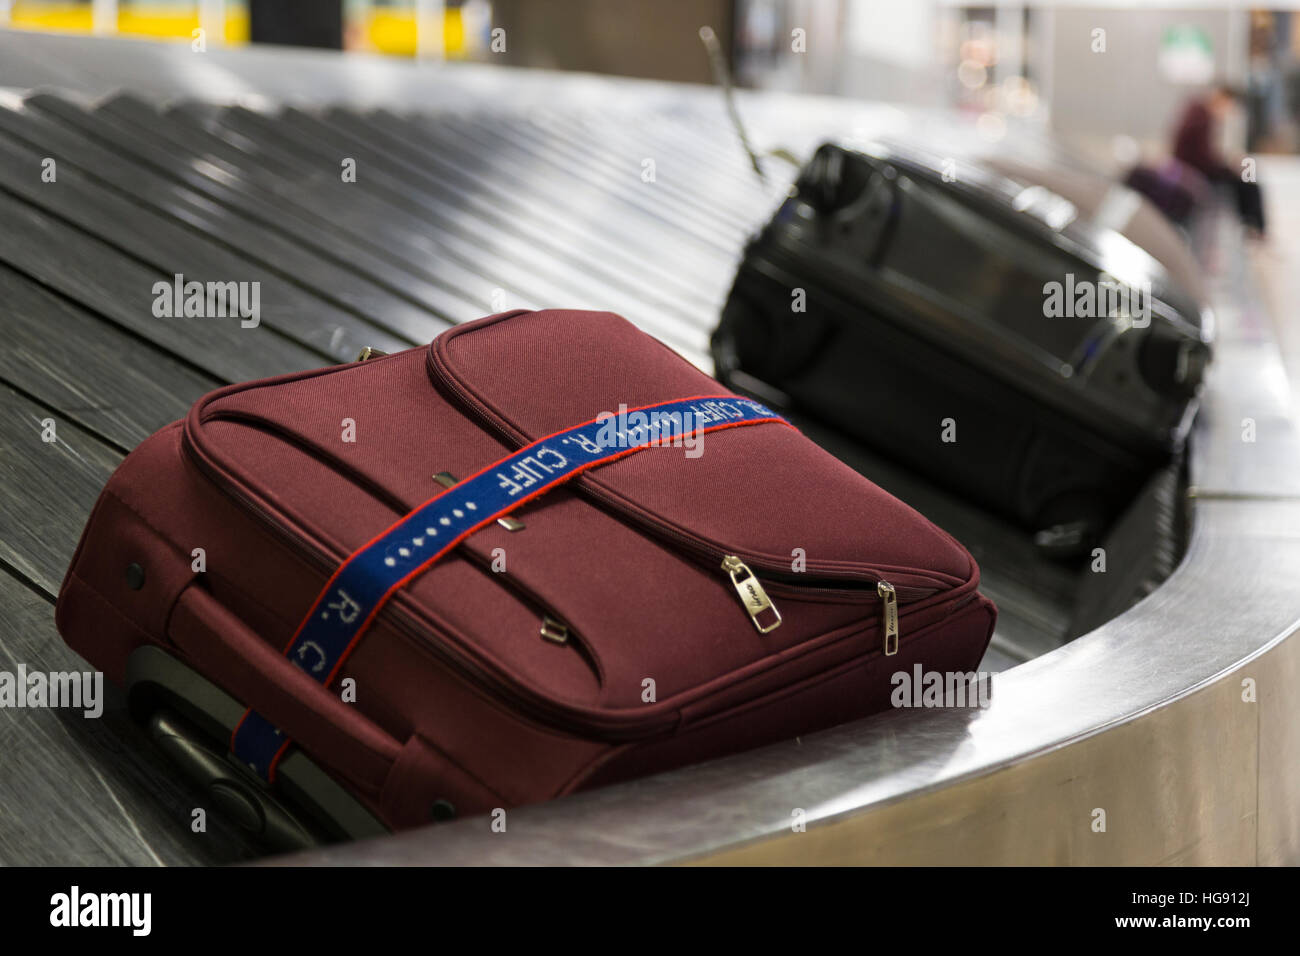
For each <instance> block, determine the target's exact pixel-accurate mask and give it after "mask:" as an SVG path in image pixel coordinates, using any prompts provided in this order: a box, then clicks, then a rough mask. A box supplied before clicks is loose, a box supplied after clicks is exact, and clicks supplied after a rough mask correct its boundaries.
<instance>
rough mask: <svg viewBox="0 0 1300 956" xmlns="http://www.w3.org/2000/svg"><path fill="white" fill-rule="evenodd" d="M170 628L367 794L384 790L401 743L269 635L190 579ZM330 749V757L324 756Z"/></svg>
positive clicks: (208, 669) (180, 644)
mask: <svg viewBox="0 0 1300 956" xmlns="http://www.w3.org/2000/svg"><path fill="white" fill-rule="evenodd" d="M168 634H169V636H170V637H171V639H172V641H173V642H174V643H175V645H176V647H177V648H178V649H180V650H181V651H182V652H184V654H185V656H186V658H187V659H188V660H189V661H190V662H191V663H192V664H193V665H194V667H195V668H196V669H197V670H198V671H200V672H201V673H204V674H210V675H220V677H221V680H220V683H221V684H222V685H223V686H224V687H225V689H226V690H227V691H228V692H230V693H231V694H232V695H233V696H235V697H236V698H238V699H239V700H241V701H244V702H246V703H251V704H252V705H254V706H255V707H256V708H257V709H258V710H259V711H260V712H262V713H264V714H266V715H267V717H268V718H270V719H271V720H274V721H275V722H276V725H277V726H279V727H280V728H282V729H283V730H284V733H285V735H286V736H288V737H289V738H290V739H292V740H293V741H294V742H295V743H297V744H298V745H299V746H301V747H302V749H303V750H305V751H306V752H308V753H310V754H313V755H316V756H317V758H318V759H321V760H322V762H323V763H324V764H326V765H328V766H331V767H336V768H339V770H338V772H339V774H340V775H341V776H344V777H345V778H346V779H347V780H348V781H349V782H350V783H352V784H353V786H355V787H356V788H357V790H359V791H360V792H361V793H364V794H366V795H368V796H372V797H378V795H379V793H380V791H381V789H382V787H383V785H384V781H385V780H386V779H387V777H388V773H389V771H390V770H391V768H392V766H393V764H394V763H395V762H396V761H397V757H398V754H399V753H400V752H401V744H400V743H399V742H398V741H396V740H394V739H393V738H392V737H391V736H389V735H388V734H387V733H385V732H384V731H383V730H382V729H380V728H379V727H378V726H377V725H375V724H374V723H373V722H372V721H370V720H369V719H368V718H366V717H365V716H363V715H362V714H361V713H360V712H358V711H357V710H356V709H355V708H354V707H353V706H352V705H350V704H345V703H344V702H343V701H342V699H341V698H339V697H338V696H337V695H336V694H335V693H334V692H333V691H332V690H330V689H329V688H328V687H325V686H324V685H322V684H319V683H317V682H316V681H315V680H313V679H312V678H311V677H309V676H308V675H307V674H306V673H304V672H303V671H302V670H300V669H299V668H298V667H297V666H296V665H294V664H293V663H292V662H291V661H290V660H289V659H288V658H286V657H284V656H283V655H282V654H281V653H280V652H279V651H278V650H277V649H276V648H275V647H273V646H272V645H271V644H269V643H267V642H266V641H264V640H263V639H262V638H261V637H259V636H258V635H257V634H256V633H254V632H253V631H252V629H250V628H249V627H248V626H247V625H246V624H245V623H244V622H243V621H242V620H240V619H239V617H237V616H236V615H235V614H234V613H232V612H231V611H230V610H229V609H228V608H227V607H225V605H223V604H222V603H221V602H220V601H218V600H217V599H216V598H215V597H214V596H213V595H212V594H211V593H210V592H209V591H208V590H207V589H206V588H205V587H202V586H201V585H199V584H191V585H190V586H189V587H187V588H186V589H185V590H184V591H183V592H181V596H180V598H179V599H178V600H177V602H176V606H175V607H174V609H173V610H172V615H171V620H170V623H169V625H168ZM325 756H328V758H329V759H328V760H325V759H324V757H325Z"/></svg>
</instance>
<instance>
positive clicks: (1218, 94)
mask: <svg viewBox="0 0 1300 956" xmlns="http://www.w3.org/2000/svg"><path fill="white" fill-rule="evenodd" d="M1240 99H1241V96H1240V94H1239V93H1238V92H1237V91H1236V90H1234V89H1233V88H1232V87H1230V86H1227V85H1226V84H1218V85H1216V86H1215V87H1214V88H1213V89H1212V90H1211V91H1210V93H1209V95H1208V96H1206V97H1204V98H1198V99H1194V100H1192V101H1191V102H1190V103H1188V104H1187V106H1186V107H1185V108H1184V110H1183V115H1182V117H1181V118H1180V119H1179V121H1178V128H1177V130H1176V132H1175V133H1174V145H1173V153H1174V158H1175V159H1177V160H1179V161H1180V162H1182V163H1184V164H1186V165H1188V166H1190V167H1192V168H1193V169H1195V170H1197V171H1198V172H1200V173H1201V175H1203V176H1204V177H1205V178H1206V179H1208V180H1210V182H1212V183H1219V184H1222V185H1224V186H1226V187H1228V188H1231V189H1232V191H1233V197H1234V199H1235V201H1236V204H1237V213H1238V215H1239V216H1240V218H1241V221H1242V223H1243V224H1244V225H1245V226H1246V229H1247V230H1248V231H1249V232H1250V233H1251V234H1253V235H1256V236H1263V235H1264V203H1263V199H1262V197H1261V194H1260V189H1259V184H1258V183H1257V182H1253V181H1247V180H1246V179H1245V178H1243V175H1242V166H1241V163H1240V160H1238V162H1237V164H1236V166H1235V167H1234V166H1233V165H1232V164H1230V163H1229V162H1228V160H1227V158H1226V157H1224V155H1223V153H1222V151H1221V150H1220V149H1219V145H1218V135H1219V129H1220V128H1221V125H1222V124H1223V122H1224V121H1225V119H1226V118H1227V117H1228V116H1229V115H1230V113H1231V110H1232V108H1233V106H1234V104H1235V103H1237V102H1238V101H1239V100H1240Z"/></svg>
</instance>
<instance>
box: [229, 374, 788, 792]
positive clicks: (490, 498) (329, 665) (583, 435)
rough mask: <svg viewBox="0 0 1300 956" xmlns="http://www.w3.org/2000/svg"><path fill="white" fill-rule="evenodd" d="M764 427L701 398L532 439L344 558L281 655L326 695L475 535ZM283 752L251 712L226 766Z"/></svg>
mask: <svg viewBox="0 0 1300 956" xmlns="http://www.w3.org/2000/svg"><path fill="white" fill-rule="evenodd" d="M764 422H776V423H780V424H783V425H786V426H788V427H793V426H791V425H790V423H789V422H787V421H786V420H785V419H784V418H782V417H781V416H780V415H777V414H776V413H775V412H773V411H772V410H771V409H770V408H768V407H766V406H765V405H761V404H759V403H758V402H755V401H751V400H749V399H745V398H738V397H736V396H734V395H703V396H696V397H693V398H684V399H676V400H674V401H670V402H662V403H659V404H655V405H645V406H642V407H640V408H634V409H627V410H625V409H622V408H620V411H619V413H618V414H617V415H615V414H612V413H608V412H606V413H602V414H601V415H599V416H597V417H596V418H594V419H592V420H591V421H589V422H584V423H583V424H581V425H576V426H574V427H573V428H568V429H565V430H563V431H559V432H556V433H554V434H552V435H548V436H546V437H545V438H539V439H538V440H537V441H534V442H532V443H531V444H529V445H526V446H524V447H523V448H521V449H519V450H518V451H516V452H515V453H514V454H512V455H509V456H508V457H506V458H503V459H501V460H500V461H498V462H496V463H495V464H493V465H489V466H488V467H486V468H484V469H483V470H482V471H480V472H478V473H477V474H475V475H472V476H470V477H469V478H466V479H465V480H464V481H461V482H458V483H457V484H455V485H453V486H451V487H450V488H447V489H446V490H444V491H442V492H441V493H440V494H438V495H436V496H435V497H433V498H431V499H429V500H428V501H426V502H425V503H424V504H422V505H420V506H419V507H418V508H416V509H415V510H414V511H412V512H410V513H409V514H407V515H406V516H405V517H404V518H401V519H399V520H398V521H397V522H396V523H394V524H393V525H391V526H390V527H389V528H388V529H387V530H385V531H382V532H380V533H379V534H378V535H376V536H375V537H374V538H372V539H371V540H370V541H369V542H368V543H366V544H364V545H362V546H361V547H360V548H358V549H357V550H356V551H354V552H353V553H352V554H351V555H350V556H349V557H348V558H346V559H345V560H344V562H343V563H342V564H341V565H340V566H339V568H338V570H337V571H335V572H334V574H333V576H332V577H331V578H330V579H329V581H328V582H327V583H326V585H325V587H324V589H323V590H322V591H321V593H320V595H319V596H318V597H317V598H316V601H315V603H314V604H313V605H312V607H311V610H310V611H308V612H307V616H306V617H304V618H303V621H302V623H301V624H300V625H298V630H297V632H296V633H295V634H294V636H293V639H292V640H291V641H289V644H288V645H287V646H286V647H285V649H284V655H285V656H286V657H287V658H289V660H291V661H292V662H293V663H294V664H296V665H297V666H298V667H299V668H301V669H302V670H303V671H305V672H306V673H307V674H308V675H310V676H311V677H312V678H313V679H314V680H316V681H318V682H319V683H321V684H323V685H325V686H329V685H330V684H331V683H333V681H334V679H335V677H336V676H337V675H338V672H339V670H340V668H342V666H343V663H344V661H346V660H347V658H348V655H349V654H350V653H351V652H352V649H353V648H354V647H355V646H356V644H357V642H358V641H359V640H360V639H361V637H362V635H363V634H365V632H366V630H367V628H369V627H370V625H371V623H372V622H373V621H374V619H375V616H376V615H377V614H378V613H379V611H380V609H381V608H382V607H383V606H384V604H385V603H386V602H387V601H388V599H389V598H391V597H392V596H393V594H394V593H395V592H396V591H397V590H398V589H399V588H401V587H402V586H403V585H404V584H406V582H408V581H410V580H411V579H412V578H414V577H415V576H416V575H418V574H421V573H422V572H424V571H425V570H427V569H428V568H429V567H430V566H431V565H433V563H434V562H436V561H437V560H439V559H440V558H441V557H442V556H443V555H445V554H447V553H448V552H449V551H451V550H452V549H453V548H454V547H455V546H456V545H457V544H459V543H460V542H461V541H463V540H464V539H465V538H467V537H468V536H469V535H471V534H473V533H474V532H475V531H477V530H478V529H480V528H482V527H484V526H486V525H489V524H491V523H492V522H494V521H496V520H497V519H498V518H500V517H502V516H504V515H506V514H509V513H510V512H511V511H514V510H515V509H516V508H518V507H520V506H521V505H523V504H524V502H526V501H530V500H531V499H533V498H536V497H538V496H539V495H542V494H544V493H545V492H547V491H550V490H551V489H552V488H554V487H556V486H557V485H561V484H563V483H565V482H567V481H570V480H572V479H573V478H576V477H577V476H578V475H580V474H581V473H582V472H584V471H587V470H588V469H590V468H595V467H597V466H599V465H607V464H609V463H611V462H614V461H617V460H618V459H620V458H623V457H625V456H627V455H630V454H632V453H633V452H636V451H640V450H642V449H643V448H654V447H663V446H669V445H684V444H686V443H688V442H691V441H693V440H695V438H696V437H697V436H699V435H702V434H704V433H706V432H711V431H717V430H719V429H723V428H734V427H737V426H742V425H758V424H762V423H764ZM702 450H703V449H701V451H702ZM290 743H291V741H290V740H289V739H288V738H287V737H285V736H284V734H283V733H282V732H281V731H280V730H279V729H278V728H277V727H276V726H275V725H274V724H273V723H271V722H270V721H269V720H267V719H266V718H265V717H263V716H262V715H261V714H259V713H257V712H256V711H254V710H252V709H251V708H250V709H249V710H248V711H246V712H245V713H244V716H243V718H242V719H241V720H240V722H239V724H238V725H237V726H236V727H235V730H234V732H233V733H232V734H231V737H230V749H231V752H232V753H233V754H234V755H235V757H236V758H237V759H238V760H239V761H240V762H241V763H243V764H245V765H246V766H248V767H251V768H252V769H253V771H255V772H256V773H257V774H258V775H259V776H260V777H262V778H263V779H264V780H268V781H273V780H274V779H275V769H276V767H277V766H278V764H279V762H280V760H281V759H282V758H283V757H284V754H285V753H286V751H287V750H288V749H289V746H290Z"/></svg>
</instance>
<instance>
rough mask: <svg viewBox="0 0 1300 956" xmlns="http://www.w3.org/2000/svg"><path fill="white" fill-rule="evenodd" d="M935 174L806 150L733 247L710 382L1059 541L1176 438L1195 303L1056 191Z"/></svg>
mask: <svg viewBox="0 0 1300 956" xmlns="http://www.w3.org/2000/svg"><path fill="white" fill-rule="evenodd" d="M952 172H953V166H952V165H949V164H948V163H947V161H945V160H944V159H943V158H941V157H932V156H926V155H925V154H924V153H922V152H920V151H904V149H902V148H900V147H896V146H873V147H871V149H870V150H869V151H862V150H850V149H846V148H843V147H841V146H838V145H832V144H826V145H823V146H822V147H820V148H819V149H818V151H817V153H816V154H815V155H814V157H813V158H812V160H810V162H809V163H808V165H807V166H806V167H805V168H804V169H803V170H802V172H801V173H800V176H799V179H798V181H797V183H796V188H795V189H794V190H792V192H791V196H790V198H789V199H787V200H786V201H785V202H784V203H783V204H782V206H781V208H780V209H779V210H778V211H777V213H776V215H775V216H774V217H773V219H772V220H771V221H770V222H769V223H768V224H767V225H766V226H765V227H764V228H763V229H762V230H761V231H760V232H759V233H758V234H757V235H756V236H755V237H754V238H753V239H751V241H750V242H749V244H748V246H747V248H746V252H745V256H744V258H743V260H742V262H741V265H740V268H739V270H738V273H737V275H736V279H735V283H734V285H733V287H732V290H731V294H730V296H729V298H728V300H727V304H726V306H725V308H724V311H723V315H722V319H721V322H720V323H719V326H718V328H717V330H716V331H715V332H714V334H713V338H712V348H713V357H714V361H715V365H716V369H717V376H718V378H720V379H721V380H722V381H724V382H726V383H727V384H729V385H731V386H733V387H735V388H739V389H742V390H748V391H751V392H754V393H756V394H759V395H761V396H763V397H764V398H765V399H766V400H768V402H769V403H772V402H775V403H778V404H782V405H784V406H786V407H788V408H791V409H793V410H796V411H801V412H803V413H804V414H808V415H810V416H813V417H816V418H820V419H822V420H823V421H825V422H827V423H828V424H831V425H833V426H835V427H837V428H838V429H840V430H842V431H845V432H847V433H849V434H850V435H853V436H855V437H857V438H859V439H861V440H863V441H865V442H867V443H869V444H871V445H874V446H876V447H877V448H878V449H880V450H881V451H884V452H885V453H886V454H888V455H890V456H891V457H893V458H895V459H896V460H899V461H901V462H903V463H905V464H907V465H909V466H911V467H912V468H914V469H916V470H917V471H919V472H921V473H922V474H925V475H928V476H930V477H931V478H933V479H935V480H937V481H939V482H940V483H943V484H946V485H948V486H950V487H953V488H955V489H956V490H958V491H959V492H960V493H961V494H962V495H963V496H965V497H968V498H970V499H973V500H975V501H977V502H980V503H982V504H984V505H986V506H988V507H991V508H993V509H995V510H998V511H1001V512H1003V513H1005V514H1007V515H1008V516H1010V517H1012V518H1014V519H1015V520H1017V521H1018V522H1020V523H1021V524H1023V525H1024V526H1026V527H1027V528H1029V529H1031V530H1033V531H1036V532H1038V534H1039V540H1040V543H1042V544H1044V545H1045V546H1047V547H1049V548H1052V549H1055V550H1057V551H1060V552H1062V553H1069V552H1072V551H1078V550H1079V549H1081V548H1084V547H1086V546H1088V545H1089V543H1090V542H1091V541H1093V540H1095V539H1096V537H1097V535H1099V534H1100V533H1101V531H1102V530H1103V529H1104V527H1105V526H1106V525H1107V524H1108V522H1109V521H1110V519H1111V518H1112V517H1113V516H1114V514H1115V513H1116V512H1117V510H1118V509H1119V508H1120V507H1121V506H1122V505H1123V504H1124V503H1125V502H1127V501H1128V500H1130V499H1131V498H1132V496H1133V494H1135V493H1136V491H1137V489H1138V487H1139V486H1140V485H1141V483H1142V481H1143V479H1144V478H1145V477H1146V476H1147V475H1149V474H1150V473H1151V472H1152V470H1153V469H1154V468H1156V467H1158V466H1159V465H1161V464H1163V463H1165V462H1167V461H1169V460H1170V458H1171V456H1172V455H1173V454H1174V453H1176V452H1177V451H1178V450H1179V449H1180V448H1181V445H1182V443H1183V441H1184V439H1185V437H1186V434H1187V431H1188V429H1189V427H1190V424H1191V419H1192V416H1193V414H1194V409H1195V404H1196V402H1195V396H1196V394H1197V392H1198V390H1199V388H1200V384H1201V379H1202V377H1203V373H1204V369H1205V366H1206V364H1207V362H1208V360H1209V355H1210V340H1211V320H1210V314H1209V312H1208V310H1206V309H1204V308H1203V307H1202V305H1201V303H1200V302H1199V300H1198V296H1197V295H1196V294H1195V293H1194V292H1193V291H1191V290H1189V289H1187V288H1185V287H1184V286H1183V285H1181V284H1180V283H1178V282H1176V281H1174V280H1173V279H1172V278H1171V277H1170V275H1169V272H1168V271H1167V270H1166V269H1165V268H1164V267H1163V266H1162V265H1161V264H1160V263H1159V262H1158V261H1157V260H1156V259H1155V258H1153V257H1152V256H1151V255H1150V254H1148V253H1147V252H1146V251H1144V250H1143V249H1141V248H1139V247H1138V246H1137V245H1136V244H1134V243H1133V242H1132V241H1130V240H1129V239H1126V238H1125V237H1124V236H1123V235H1121V234H1120V233H1119V232H1117V231H1115V230H1114V229H1111V228H1108V227H1105V226H1101V225H1098V224H1096V223H1095V222H1093V221H1090V220H1089V219H1088V218H1087V217H1086V216H1085V215H1082V214H1081V213H1080V210H1079V209H1078V208H1076V207H1075V206H1074V205H1073V204H1072V203H1070V202H1069V201H1068V200H1067V199H1065V198H1064V197H1062V196H1060V195H1059V194H1057V193H1054V192H1052V191H1051V190H1049V189H1047V188H1045V187H1044V186H1042V185H1039V184H1033V185H1026V184H1025V183H1024V182H1023V181H1021V182H1017V181H1015V180H1012V179H1009V178H1007V177H1006V176H1005V175H1003V174H1001V173H999V172H997V171H996V170H995V169H993V168H992V167H991V166H989V165H983V166H981V165H979V164H975V163H970V162H964V163H962V164H961V166H960V167H959V174H958V175H957V177H956V178H953V176H952ZM1053 283H1056V284H1057V285H1056V286H1053ZM1089 284H1091V286H1092V287H1093V292H1092V296H1091V303H1092V304H1091V307H1090V306H1089V301H1090V299H1089V296H1088V294H1087V292H1086V288H1087V287H1088V286H1089Z"/></svg>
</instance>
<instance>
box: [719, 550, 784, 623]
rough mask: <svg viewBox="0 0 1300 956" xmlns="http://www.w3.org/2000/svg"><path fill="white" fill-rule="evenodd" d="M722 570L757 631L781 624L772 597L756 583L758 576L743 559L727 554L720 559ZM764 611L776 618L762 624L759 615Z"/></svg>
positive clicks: (779, 613)
mask: <svg viewBox="0 0 1300 956" xmlns="http://www.w3.org/2000/svg"><path fill="white" fill-rule="evenodd" d="M722 570H724V571H726V572H727V574H729V575H730V576H731V586H732V587H734V588H735V589H736V594H738V595H739V596H740V603H741V604H742V605H744V608H745V611H746V612H747V613H748V614H749V619H750V620H751V621H753V622H754V627H756V628H758V633H760V634H767V633H769V632H770V631H775V630H776V629H777V628H778V627H780V626H781V612H780V611H778V610H777V609H776V605H775V604H773V603H772V599H771V598H770V597H768V596H767V592H766V591H764V590H763V585H761V584H759V583H758V578H756V577H754V572H752V571H750V570H749V568H747V567H746V566H745V562H744V561H742V560H740V558H738V557H736V556H735V555H734V554H729V555H727V556H726V557H725V558H723V559H722ZM766 611H771V612H772V616H773V617H775V618H776V620H774V621H773V622H772V623H771V624H767V625H764V624H763V622H762V621H761V620H760V619H759V617H760V615H762V614H763V613H764V612H766Z"/></svg>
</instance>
